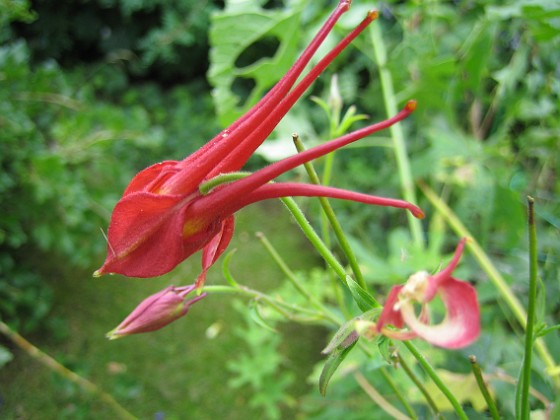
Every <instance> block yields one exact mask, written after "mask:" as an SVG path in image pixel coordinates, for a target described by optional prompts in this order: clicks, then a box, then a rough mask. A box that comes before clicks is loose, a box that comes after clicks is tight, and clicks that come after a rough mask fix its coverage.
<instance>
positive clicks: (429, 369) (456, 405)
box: [403, 341, 468, 420]
mask: <svg viewBox="0 0 560 420" xmlns="http://www.w3.org/2000/svg"><path fill="white" fill-rule="evenodd" d="M403 344H404V345H405V346H406V348H407V349H408V350H409V351H410V352H411V353H412V355H413V356H414V357H415V359H416V360H417V361H418V363H420V366H422V368H423V369H424V371H425V372H426V373H427V374H428V376H429V377H430V378H431V379H432V381H433V382H434V384H436V386H437V387H438V388H439V389H440V391H441V392H443V395H445V397H446V398H447V400H448V401H449V402H450V403H451V405H452V406H453V408H454V409H455V412H456V413H457V415H458V416H459V418H460V419H462V420H468V417H467V415H466V414H465V411H464V410H463V407H461V404H459V401H457V399H456V398H455V395H453V393H452V392H451V390H450V389H449V388H447V386H446V385H445V384H444V383H443V381H442V380H441V378H440V377H439V376H438V374H437V373H436V371H435V370H434V368H433V367H432V365H430V363H428V361H427V360H426V358H425V357H424V356H423V355H422V354H421V353H420V352H419V351H418V349H417V348H416V346H415V345H414V344H412V343H411V342H410V341H404V342H403Z"/></svg>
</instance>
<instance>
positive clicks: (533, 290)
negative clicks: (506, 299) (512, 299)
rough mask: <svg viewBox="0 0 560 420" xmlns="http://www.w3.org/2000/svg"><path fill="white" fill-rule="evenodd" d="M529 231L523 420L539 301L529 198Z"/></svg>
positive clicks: (532, 208)
mask: <svg viewBox="0 0 560 420" xmlns="http://www.w3.org/2000/svg"><path fill="white" fill-rule="evenodd" d="M527 204H528V208H527V213H528V218H527V220H528V228H529V229H528V230H529V303H528V305H527V328H526V329H525V355H524V357H523V373H522V375H521V387H522V388H521V419H523V420H528V419H529V408H530V407H529V387H530V384H531V361H532V355H533V343H534V337H533V335H534V334H533V328H534V325H535V304H536V301H537V274H538V273H537V269H538V266H537V228H536V224H535V200H534V199H533V198H532V197H527Z"/></svg>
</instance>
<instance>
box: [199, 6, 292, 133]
mask: <svg viewBox="0 0 560 420" xmlns="http://www.w3.org/2000/svg"><path fill="white" fill-rule="evenodd" d="M237 6H238V7H236V8H235V10H231V9H226V10H225V11H222V12H217V13H215V14H214V15H213V16H212V26H211V30H210V43H211V45H212V48H211V50H210V61H211V66H210V69H209V71H208V79H209V80H210V82H211V83H212V84H213V86H214V91H213V95H214V103H215V104H216V109H217V111H218V115H219V118H220V121H221V123H222V124H223V125H224V126H226V125H228V124H229V123H231V122H232V121H233V120H235V119H236V118H237V117H239V116H240V115H241V114H242V113H243V112H244V111H245V110H247V109H248V108H249V107H250V106H251V105H253V104H254V103H255V102H256V101H257V100H258V99H259V98H260V97H261V96H262V94H263V93H264V92H265V91H266V90H267V89H268V88H270V87H271V86H272V85H273V84H274V83H275V82H277V81H278V79H279V78H280V77H281V76H282V75H284V74H285V73H286V71H287V70H288V69H289V68H290V66H291V65H292V63H293V62H294V61H295V57H296V55H297V49H298V43H299V39H300V36H301V35H302V34H301V32H300V31H299V30H298V21H299V15H300V13H301V10H300V9H299V8H298V7H295V8H293V9H291V10H272V11H270V10H264V9H259V8H256V6H255V5H254V4H252V3H251V2H243V3H239V4H237ZM265 37H272V38H273V39H276V40H277V41H278V48H277V50H276V52H275V54H274V55H273V56H272V57H269V58H262V59H258V60H257V61H256V62H254V63H252V64H250V65H247V66H245V67H243V68H239V67H237V66H236V65H235V63H236V60H237V59H238V57H239V56H240V55H241V54H242V53H243V52H244V51H245V50H246V49H247V48H249V47H250V46H251V45H252V44H254V43H255V42H257V41H259V40H262V39H264V38H265ZM236 79H239V80H245V81H247V80H251V81H252V82H254V87H252V88H250V89H247V91H246V92H244V94H246V96H247V99H246V100H244V101H243V100H242V98H241V97H240V96H239V95H237V94H235V93H234V92H233V91H232V88H233V85H234V83H235V81H236ZM244 96H245V95H244Z"/></svg>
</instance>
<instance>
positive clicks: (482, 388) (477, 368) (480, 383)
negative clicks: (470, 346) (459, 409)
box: [469, 356, 500, 420]
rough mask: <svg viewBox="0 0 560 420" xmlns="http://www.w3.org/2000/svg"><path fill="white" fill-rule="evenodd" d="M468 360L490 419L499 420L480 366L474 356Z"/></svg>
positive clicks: (498, 414)
mask: <svg viewBox="0 0 560 420" xmlns="http://www.w3.org/2000/svg"><path fill="white" fill-rule="evenodd" d="M469 360H470V362H471V368H472V372H473V375H474V377H475V379H476V383H477V384H478V388H479V389H480V392H481V394H482V396H483V397H484V400H485V401H486V404H487V405H488V410H489V411H490V415H491V416H492V419H494V420H499V419H500V413H499V412H498V408H497V407H496V403H495V402H494V399H493V398H492V396H491V395H490V391H488V388H487V387H486V383H485V382H484V378H483V376H482V371H481V369H480V365H479V364H478V362H477V361H476V356H469Z"/></svg>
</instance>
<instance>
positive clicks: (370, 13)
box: [367, 9, 379, 21]
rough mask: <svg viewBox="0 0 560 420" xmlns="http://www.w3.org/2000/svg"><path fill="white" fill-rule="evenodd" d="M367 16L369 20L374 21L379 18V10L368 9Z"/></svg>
mask: <svg viewBox="0 0 560 420" xmlns="http://www.w3.org/2000/svg"><path fill="white" fill-rule="evenodd" d="M367 17H368V19H369V20H370V21H374V20H376V19H377V18H379V11H378V10H377V9H373V10H369V11H368V14H367Z"/></svg>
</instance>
